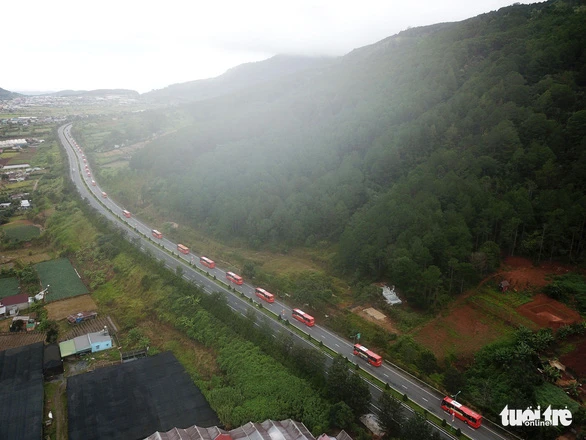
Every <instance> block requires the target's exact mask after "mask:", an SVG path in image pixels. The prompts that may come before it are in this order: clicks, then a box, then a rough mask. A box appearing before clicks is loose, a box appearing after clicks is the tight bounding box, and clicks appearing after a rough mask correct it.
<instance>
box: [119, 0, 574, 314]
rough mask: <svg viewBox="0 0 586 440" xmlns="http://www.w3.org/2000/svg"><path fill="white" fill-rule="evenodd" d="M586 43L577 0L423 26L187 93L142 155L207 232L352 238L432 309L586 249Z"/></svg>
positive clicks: (345, 259)
mask: <svg viewBox="0 0 586 440" xmlns="http://www.w3.org/2000/svg"><path fill="white" fill-rule="evenodd" d="M585 47H586V10H585V8H584V7H583V2H580V1H565V2H561V1H549V2H545V3H540V4H535V5H515V6H511V7H508V8H503V9H501V10H499V11H497V12H494V13H490V14H483V15H481V16H478V17H475V18H472V19H469V20H466V21H463V22H460V23H451V24H441V25H435V26H429V27H424V28H415V29H410V30H408V31H405V32H401V33H399V34H397V35H395V36H393V37H390V38H387V39H385V40H383V41H380V42H379V43H376V44H373V45H371V46H367V47H364V48H360V49H357V50H355V51H353V52H352V53H350V54H348V55H347V56H344V57H341V58H339V59H336V60H334V61H332V62H331V63H329V64H327V65H324V66H321V67H320V68H317V69H310V70H307V71H305V72H303V71H302V72H298V73H297V74H295V75H290V76H287V77H286V78H283V79H282V80H280V81H272V82H269V83H263V84H258V85H256V86H252V87H248V88H246V89H244V90H240V91H239V92H236V93H233V94H230V95H226V96H223V97H220V98H217V99H212V100H207V101H203V102H197V103H194V104H191V105H190V106H189V107H187V109H188V111H189V113H190V114H191V116H192V117H193V118H194V121H195V123H194V124H193V125H192V126H190V127H187V128H185V129H182V130H180V131H178V132H176V133H173V134H172V135H169V136H165V137H162V138H160V139H158V140H157V141H155V142H153V143H152V144H151V145H150V146H149V147H147V148H145V149H144V150H142V151H141V152H140V153H138V154H137V155H135V156H134V157H133V160H132V162H131V165H132V167H133V168H135V169H136V170H138V171H139V172H145V173H154V174H155V175H158V176H159V177H160V178H159V179H156V184H155V183H154V182H155V181H153V180H150V181H149V182H146V183H145V187H144V188H143V197H145V198H147V199H148V200H151V201H152V202H153V203H155V204H158V205H160V206H162V207H164V208H165V209H168V210H172V211H174V212H177V213H179V214H183V216H184V218H185V219H188V221H190V222H191V223H192V225H193V226H194V227H200V228H201V227H204V228H207V229H208V231H209V232H210V233H214V234H215V235H216V236H217V237H223V238H224V239H228V238H229V237H243V238H245V239H246V240H247V241H248V242H249V243H250V245H251V246H254V247H258V246H263V245H265V244H267V243H273V244H278V245H282V246H291V245H293V246H298V245H307V246H313V245H314V244H316V243H318V242H320V241H322V240H326V241H328V242H332V243H338V244H339V251H338V255H337V257H336V261H335V263H336V264H337V266H338V267H339V268H340V269H341V270H342V271H344V272H346V273H348V274H351V275H353V276H355V277H356V279H364V278H367V279H372V278H377V279H380V278H384V279H389V280H392V283H393V284H395V285H397V286H398V287H399V288H401V289H403V291H405V292H406V294H407V295H408V298H409V299H410V300H411V301H412V302H413V303H414V304H418V305H420V306H421V307H429V306H431V305H433V304H435V303H437V302H438V301H441V300H442V297H443V296H444V295H446V294H449V293H451V292H454V291H456V290H460V289H461V288H463V287H464V286H465V285H466V283H468V282H473V281H474V280H475V279H476V277H477V276H479V275H482V274H484V273H486V272H487V271H490V270H492V269H493V268H494V267H495V266H496V265H497V264H498V260H499V257H500V254H501V251H504V250H506V251H507V252H510V253H515V254H517V253H522V254H525V255H527V256H530V257H533V258H535V259H537V260H539V259H544V258H552V257H556V258H566V259H569V260H572V261H576V260H581V259H583V256H584V238H585V237H584V234H585V230H584V225H585V219H586V198H585V197H584V192H585V190H586V185H585V183H586V182H585V176H586V168H584V167H585V166H586V165H585V164H586V149H585V148H584V147H585V146H586V144H585V142H586V141H585V137H586V111H585V110H583V109H584V108H586V102H585V96H586V93H585V92H586V52H585V50H584V48H585ZM456 286H457V287H456Z"/></svg>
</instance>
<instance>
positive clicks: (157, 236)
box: [151, 229, 163, 238]
mask: <svg viewBox="0 0 586 440" xmlns="http://www.w3.org/2000/svg"><path fill="white" fill-rule="evenodd" d="M151 234H153V237H155V238H163V234H161V233H160V232H159V231H157V230H156V229H153V230H152V231H151Z"/></svg>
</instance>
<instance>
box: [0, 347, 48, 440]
mask: <svg viewBox="0 0 586 440" xmlns="http://www.w3.org/2000/svg"><path fill="white" fill-rule="evenodd" d="M42 425H43V343H42V342H37V343H36V344H31V345H25V346H23V347H18V348H11V349H9V350H4V351H0V439H19V440H29V439H30V440H40V439H41V438H42V435H43V426H42Z"/></svg>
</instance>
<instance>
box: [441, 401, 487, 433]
mask: <svg viewBox="0 0 586 440" xmlns="http://www.w3.org/2000/svg"><path fill="white" fill-rule="evenodd" d="M441 407H442V409H443V410H444V411H447V412H448V413H450V414H453V415H454V416H456V417H457V418H459V419H460V420H463V421H464V423H466V424H467V425H470V426H472V427H473V428H480V425H481V424H482V416H481V415H480V414H478V413H475V412H474V411H472V410H471V409H470V408H467V407H465V406H464V405H462V404H461V403H458V402H456V401H455V400H454V399H452V398H451V397H447V396H446V397H444V399H443V400H442V403H441Z"/></svg>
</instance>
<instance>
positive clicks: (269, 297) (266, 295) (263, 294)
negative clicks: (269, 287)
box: [254, 287, 275, 303]
mask: <svg viewBox="0 0 586 440" xmlns="http://www.w3.org/2000/svg"><path fill="white" fill-rule="evenodd" d="M254 293H255V295H256V296H258V297H259V298H260V299H263V300H265V301H266V302H269V303H274V302H275V295H273V294H272V293H270V292H267V291H266V290H265V289H261V288H260V287H257V288H256V289H254Z"/></svg>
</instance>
